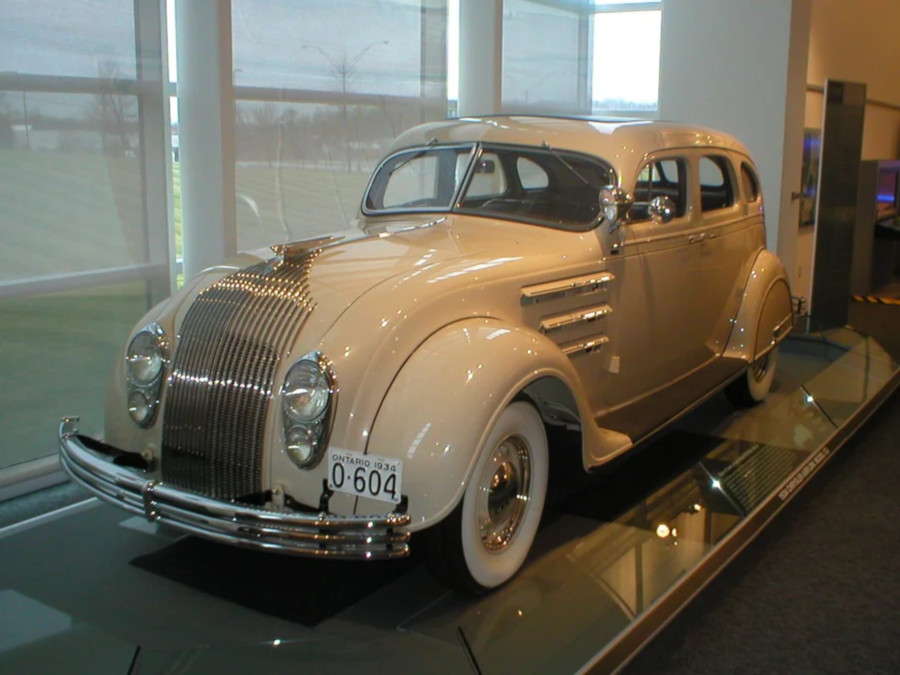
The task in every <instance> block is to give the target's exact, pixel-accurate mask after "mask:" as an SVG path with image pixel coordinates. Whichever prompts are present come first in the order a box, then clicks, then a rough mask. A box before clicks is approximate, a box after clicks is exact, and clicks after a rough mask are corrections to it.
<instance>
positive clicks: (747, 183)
mask: <svg viewBox="0 0 900 675" xmlns="http://www.w3.org/2000/svg"><path fill="white" fill-rule="evenodd" d="M741 184H742V185H743V187H744V199H746V200H747V203H748V204H749V203H752V202H755V201H756V200H757V199H759V180H758V179H757V178H756V173H754V171H753V169H752V168H750V165H749V164H747V163H746V162H744V163H743V164H741Z"/></svg>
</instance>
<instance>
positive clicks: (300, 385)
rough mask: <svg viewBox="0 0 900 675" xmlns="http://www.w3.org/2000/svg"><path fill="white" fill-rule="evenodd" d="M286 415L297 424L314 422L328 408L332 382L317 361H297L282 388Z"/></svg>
mask: <svg viewBox="0 0 900 675" xmlns="http://www.w3.org/2000/svg"><path fill="white" fill-rule="evenodd" d="M281 395H282V402H283V405H284V412H285V414H286V415H287V416H288V417H290V418H291V419H292V420H294V421H296V422H313V421H315V420H317V419H318V418H319V417H321V416H322V414H323V413H324V412H325V410H326V409H327V408H328V401H329V399H330V398H331V382H329V380H328V376H327V375H326V374H325V373H324V372H323V371H322V369H321V368H320V367H319V364H318V363H316V362H315V361H308V360H305V359H304V360H301V361H297V363H295V364H294V365H293V366H291V369H290V370H289V371H288V374H287V376H286V377H285V378H284V386H283V387H282V388H281Z"/></svg>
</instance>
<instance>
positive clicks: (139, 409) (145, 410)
mask: <svg viewBox="0 0 900 675" xmlns="http://www.w3.org/2000/svg"><path fill="white" fill-rule="evenodd" d="M128 414H129V415H131V419H133V420H134V421H135V422H137V423H138V424H144V423H145V422H147V421H148V420H149V419H150V418H151V417H152V416H153V404H152V403H151V402H150V400H149V399H148V398H147V396H146V395H145V394H144V393H143V392H141V391H133V392H131V394H130V395H129V396H128Z"/></svg>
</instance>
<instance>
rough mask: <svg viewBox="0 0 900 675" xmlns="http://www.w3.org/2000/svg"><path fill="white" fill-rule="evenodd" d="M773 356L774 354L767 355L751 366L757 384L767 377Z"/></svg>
mask: <svg viewBox="0 0 900 675" xmlns="http://www.w3.org/2000/svg"><path fill="white" fill-rule="evenodd" d="M771 355H772V352H769V353H767V354H766V355H765V356H763V357H762V358H761V359H757V360H756V361H754V363H753V365H752V366H750V367H751V369H752V374H753V379H754V380H756V381H757V382H760V381H761V380H762V379H763V378H764V377H765V376H766V372H767V371H768V370H769V357H770V356H771Z"/></svg>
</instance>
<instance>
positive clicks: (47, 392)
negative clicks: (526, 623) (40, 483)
mask: <svg viewBox="0 0 900 675" xmlns="http://www.w3.org/2000/svg"><path fill="white" fill-rule="evenodd" d="M38 254H39V251H32V252H31V254H30V255H38ZM146 309H147V289H146V284H145V283H143V282H130V283H121V284H114V285H106V286H92V287H87V288H83V289H78V290H71V291H65V292H62V293H53V294H43V295H26V296H19V297H11V298H9V297H8V298H2V299H0V344H2V345H3V353H2V357H0V382H2V383H3V386H2V387H0V410H2V413H0V469H3V468H6V467H9V466H13V465H16V464H19V463H21V462H24V461H27V460H31V459H37V458H39V457H43V456H45V455H50V454H53V453H54V452H56V447H57V440H56V431H57V427H58V425H59V420H60V418H61V417H62V416H63V415H79V416H80V417H81V419H82V424H81V429H82V431H84V432H85V433H90V434H100V435H102V432H103V402H104V399H105V396H106V383H107V380H108V378H109V372H110V370H111V369H112V366H113V363H114V359H115V358H116V357H117V356H118V354H119V350H120V349H121V348H122V346H123V344H124V342H125V340H126V338H127V337H128V331H129V330H130V328H131V326H132V324H133V323H134V322H135V321H136V320H137V319H138V318H140V316H141V314H143V313H144V312H145V311H146Z"/></svg>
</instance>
